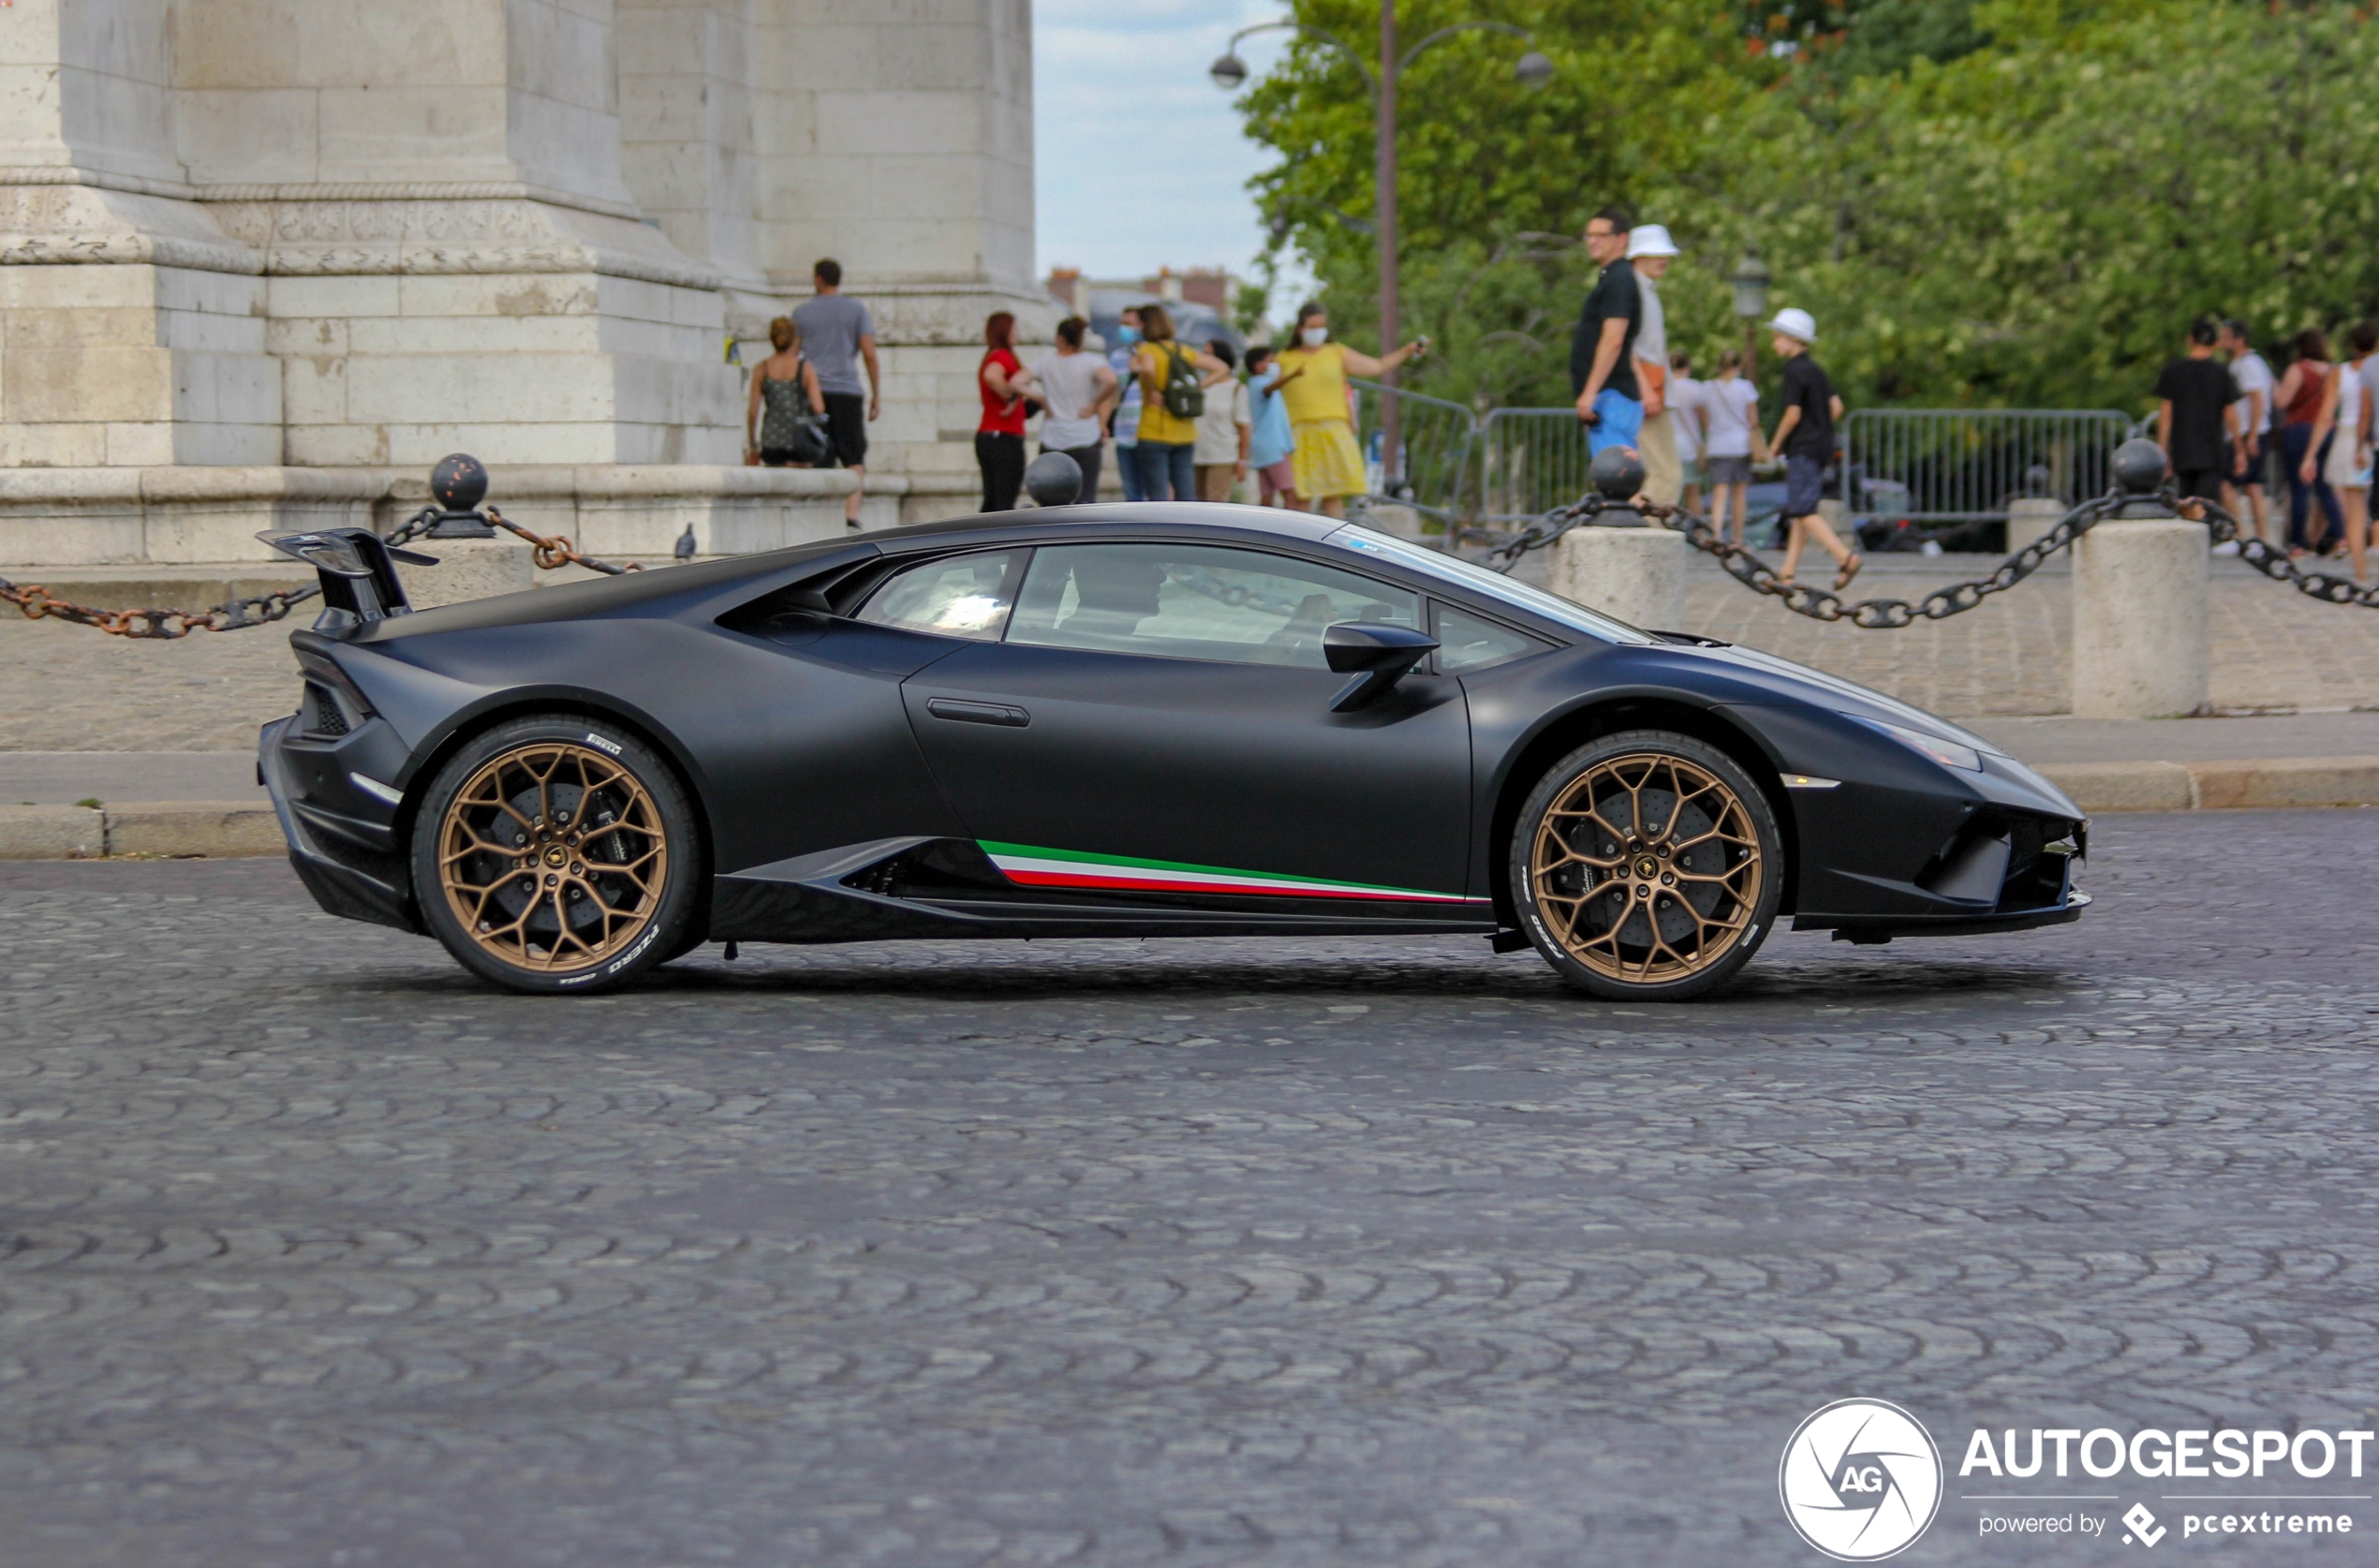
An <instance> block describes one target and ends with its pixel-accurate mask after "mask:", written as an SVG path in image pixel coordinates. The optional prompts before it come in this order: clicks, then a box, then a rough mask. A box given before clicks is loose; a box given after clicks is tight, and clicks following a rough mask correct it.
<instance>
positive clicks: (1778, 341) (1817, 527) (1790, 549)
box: [1767, 309, 1866, 593]
mask: <svg viewBox="0 0 2379 1568" xmlns="http://www.w3.org/2000/svg"><path fill="white" fill-rule="evenodd" d="M1767 330H1768V331H1769V332H1770V333H1774V334H1775V335H1774V336H1773V337H1771V338H1770V339H1769V340H1768V341H1769V343H1770V345H1771V346H1772V347H1773V348H1775V350H1776V357H1777V358H1778V359H1781V360H1782V361H1783V362H1784V389H1783V404H1784V417H1783V418H1782V419H1780V420H1778V421H1777V422H1776V439H1775V440H1773V441H1771V442H1769V443H1768V445H1769V447H1770V448H1771V450H1773V451H1779V452H1781V453H1782V454H1783V456H1784V520H1785V522H1786V524H1787V525H1789V526H1790V527H1791V529H1792V534H1791V537H1790V538H1788V539H1787V540H1785V541H1784V565H1783V567H1782V569H1781V570H1780V571H1779V572H1778V573H1777V575H1778V576H1779V577H1780V578H1781V579H1782V580H1783V581H1784V582H1787V583H1790V582H1792V581H1793V580H1794V575H1795V573H1796V572H1797V571H1798V570H1800V565H1801V547H1802V546H1803V545H1804V544H1807V543H1808V542H1809V541H1810V540H1816V541H1817V545H1818V548H1819V549H1821V550H1823V551H1825V553H1826V554H1827V555H1831V556H1833V557H1834V568H1835V570H1834V591H1835V592H1836V593H1840V592H1841V591H1842V590H1843V589H1844V588H1847V587H1849V586H1850V585H1851V579H1852V578H1854V577H1856V576H1857V575H1858V569H1859V568H1860V567H1861V566H1863V565H1864V564H1866V563H1865V561H1864V559H1863V558H1862V557H1861V556H1860V555H1858V554H1857V553H1856V552H1855V551H1854V550H1852V549H1851V547H1850V546H1849V545H1847V544H1844V543H1843V542H1842V540H1841V538H1840V535H1838V534H1836V533H1835V532H1834V527H1833V525H1832V524H1830V523H1828V522H1826V521H1825V517H1824V516H1823V515H1821V514H1820V513H1819V511H1818V504H1819V500H1820V497H1822V496H1824V494H1825V466H1826V465H1827V464H1829V463H1831V462H1833V461H1834V427H1835V426H1836V425H1838V424H1840V422H1841V420H1842V400H1841V399H1840V398H1839V397H1837V396H1835V395H1834V383H1833V382H1832V381H1831V380H1829V379H1828V378H1827V377H1826V375H1825V370H1824V369H1823V368H1822V367H1820V365H1819V364H1818V362H1817V361H1816V360H1814V359H1812V358H1810V351H1809V350H1810V345H1811V344H1813V343H1815V342H1816V341H1817V322H1816V321H1815V320H1814V319H1813V318H1811V317H1810V313H1809V312H1808V311H1806V310H1800V309H1785V310H1780V311H1778V312H1777V313H1776V319H1775V320H1773V321H1770V322H1769V323H1768V324H1767Z"/></svg>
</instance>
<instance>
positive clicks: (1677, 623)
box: [1551, 447, 1689, 631]
mask: <svg viewBox="0 0 2379 1568" xmlns="http://www.w3.org/2000/svg"><path fill="white" fill-rule="evenodd" d="M1593 480H1594V488H1595V489H1596V490H1597V491H1598V492H1599V493H1601V495H1602V496H1603V507H1604V510H1603V512H1602V514H1601V515H1600V516H1598V517H1597V518H1595V519H1594V520H1593V521H1592V522H1590V523H1587V524H1584V525H1580V526H1578V527H1575V528H1572V529H1571V530H1570V531H1569V532H1568V533H1566V534H1563V535H1562V536H1561V538H1560V540H1559V542H1557V543H1556V544H1555V545H1554V546H1553V570H1552V574H1551V577H1552V588H1553V591H1554V592H1555V593H1557V594H1559V595H1560V596H1561V597H1562V598H1564V599H1571V600H1574V602H1576V603H1579V604H1583V605H1585V606H1586V607H1587V608H1588V610H1599V611H1601V612H1602V613H1603V614H1606V615H1610V616H1613V617H1615V618H1616V619H1618V620H1622V621H1625V622H1626V623H1627V624H1628V625H1630V626H1633V627H1640V628H1642V629H1645V630H1648V631H1676V630H1680V629H1683V627H1684V624H1685V555H1686V551H1687V549H1688V548H1689V546H1688V545H1687V544H1686V542H1685V536H1684V535H1683V534H1681V533H1678V532H1677V531H1676V530H1675V529H1672V528H1663V527H1661V526H1659V525H1655V524H1653V523H1651V522H1650V521H1649V520H1648V519H1647V518H1646V517H1645V516H1644V515H1643V514H1642V513H1640V512H1638V511H1636V510H1634V509H1633V508H1632V507H1629V506H1628V505H1627V504H1626V503H1627V502H1628V501H1629V500H1631V499H1633V497H1634V496H1636V495H1637V494H1639V493H1640V492H1641V491H1642V489H1643V487H1644V465H1643V464H1642V463H1641V462H1640V461H1639V460H1638V459H1637V458H1636V457H1635V455H1634V454H1633V452H1630V451H1627V450H1626V449H1625V448H1623V447H1610V448H1606V449H1604V451H1603V453H1602V454H1601V455H1600V456H1598V457H1596V458H1595V460H1594V468H1593Z"/></svg>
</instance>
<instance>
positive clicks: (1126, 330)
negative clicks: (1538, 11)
mask: <svg viewBox="0 0 2379 1568" xmlns="http://www.w3.org/2000/svg"><path fill="white" fill-rule="evenodd" d="M1138 352H1140V307H1139V306H1138V305H1126V306H1124V307H1123V309H1121V310H1119V311H1117V312H1116V341H1115V343H1114V345H1113V346H1112V347H1110V348H1108V350H1107V368H1108V369H1110V370H1112V371H1114V372H1115V373H1116V381H1117V382H1118V383H1119V384H1120V385H1121V386H1122V388H1123V399H1122V401H1121V402H1119V403H1117V404H1116V407H1115V409H1114V411H1113V413H1112V415H1111V420H1110V422H1111V425H1112V427H1113V431H1114V435H1115V437H1116V481H1118V482H1120V483H1121V484H1122V486H1123V498H1124V499H1125V500H1127V501H1136V500H1139V499H1140V498H1141V496H1140V465H1139V464H1137V463H1135V462H1134V461H1132V456H1131V449H1132V448H1133V447H1135V446H1137V445H1139V443H1140V377H1137V376H1134V375H1133V374H1132V373H1131V356H1132V355H1134V354H1137V353H1138Z"/></svg>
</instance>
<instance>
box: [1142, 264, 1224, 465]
mask: <svg viewBox="0 0 2379 1568" xmlns="http://www.w3.org/2000/svg"><path fill="white" fill-rule="evenodd" d="M1131 376H1132V379H1133V380H1134V381H1135V382H1137V383H1138V384H1139V387H1140V432H1139V438H1138V440H1137V441H1136V442H1135V443H1134V444H1133V446H1132V448H1131V457H1130V461H1131V462H1132V463H1133V464H1134V465H1135V466H1137V467H1138V469H1139V472H1140V498H1141V499H1142V500H1144V501H1194V500H1196V499H1197V498H1198V469H1197V452H1198V416H1199V415H1201V414H1203V413H1204V412H1205V411H1206V389H1207V388H1208V387H1211V386H1219V385H1220V384H1221V383H1222V382H1224V381H1227V380H1229V379H1230V378H1231V367H1230V366H1229V365H1227V364H1225V363H1223V362H1221V361H1220V360H1219V359H1216V358H1215V357H1214V356H1213V355H1212V354H1209V353H1207V352H1206V351H1205V350H1204V349H1203V348H1189V347H1188V346H1186V345H1184V344H1181V343H1178V342H1176V341H1175V339H1174V335H1173V316H1172V313H1170V312H1169V311H1167V310H1166V309H1165V307H1164V306H1162V305H1160V304H1147V305H1142V306H1141V307H1140V347H1139V348H1136V349H1134V350H1133V351H1132V355H1131Z"/></svg>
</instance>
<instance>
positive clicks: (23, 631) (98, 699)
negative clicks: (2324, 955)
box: [0, 557, 2379, 751]
mask: <svg viewBox="0 0 2379 1568" xmlns="http://www.w3.org/2000/svg"><path fill="white" fill-rule="evenodd" d="M1915 566H1916V563H1915V562H1914V561H1905V562H1903V561H1890V562H1887V563H1885V564H1884V566H1879V567H1878V568H1877V569H1876V570H1870V571H1869V574H1868V575H1867V576H1865V577H1863V578H1861V579H1860V581H1859V583H1858V584H1856V587H1857V591H1858V592H1859V593H1861V594H1863V595H1868V596H1871V597H1875V598H1895V599H1912V600H1914V599H1918V598H1921V597H1922V596H1923V595H1924V594H1926V593H1928V592H1929V591H1931V590H1932V589H1933V588H1935V587H1938V586H1941V585H1942V584H1944V583H1947V582H1950V581H1953V580H1954V579H1955V577H1956V576H1959V575H1974V574H1976V572H1977V571H1978V570H1980V569H1977V568H1974V567H1972V566H1968V565H1964V564H1958V565H1957V566H1955V567H1954V568H1951V569H1944V570H1940V571H1938V572H1935V571H1927V570H1922V569H1921V568H1920V569H1918V570H1914V571H1912V570H1909V569H1910V568H1912V567H1915ZM1810 570H1811V571H1812V572H1814V571H1815V570H1816V568H1815V567H1814V566H1812V567H1811V568H1810ZM1522 575H1523V576H1524V577H1527V578H1529V580H1532V581H1537V582H1539V583H1540V584H1541V583H1542V581H1543V564H1542V557H1531V559H1530V560H1529V563H1528V570H1526V571H1524V572H1523V573H1522ZM1810 581H1812V582H1815V581H1818V578H1817V577H1815V576H1812V577H1811V578H1810ZM1686 618H1687V620H1688V621H1689V622H1691V623H1692V624H1691V625H1690V626H1688V627H1687V628H1685V629H1687V630H1692V631H1698V632H1701V633H1703V634H1704V635H1706V636H1711V637H1722V638H1725V639H1726V640H1727V641H1729V642H1738V643H1748V644H1750V645H1751V646H1753V647H1759V648H1766V649H1767V650H1769V651H1770V652H1772V653H1778V654H1781V655H1783V656H1784V657H1785V658H1795V659H1799V660H1802V661H1803V662H1805V663H1809V664H1813V665H1815V666H1816V667H1817V668H1819V669H1821V670H1827V671H1831V672H1832V673H1836V674H1840V675H1844V676H1847V677H1849V678H1850V679H1852V680H1855V681H1859V682H1862V683H1864V684H1865V685H1868V686H1871V687H1874V688H1877V689H1879V690H1883V691H1887V692H1890V693H1891V694H1892V695H1894V696H1897V697H1900V698H1904V699H1906V700H1907V701H1909V702H1912V703H1916V704H1917V705H1918V706H1920V707H1925V708H1929V709H1931V710H1933V711H1935V712H1937V713H1942V714H1947V715H1954V716H1968V717H1981V716H1989V715H2001V716H2007V715H2019V714H2045V713H2061V712H2064V711H2066V710H2067V709H2068V708H2070V707H2071V706H2072V705H2073V703H2072V690H2073V685H2072V660H2073V620H2072V588H2071V584H2070V580H2069V578H2068V577H2067V575H2066V574H2065V573H2064V572H2063V571H2061V570H2047V571H2043V572H2041V573H2039V574H2038V575H2036V576H2034V577H2033V578H2032V579H2031V580H2030V581H2028V582H2026V583H2024V584H2020V585H2019V586H2017V588H2015V589H2013V590H2011V591H2010V592H2008V593H2006V594H2003V595H2001V596H1999V597H1998V598H1996V599H1992V600H1991V601H1990V602H1989V603H1988V604H1986V605H1984V606H1983V607H1982V608H1980V609H1978V610H1973V611H1969V612H1968V613H1966V614H1962V615H1957V616H1953V617H1951V618H1950V619H1948V620H1946V621H1939V622H1926V623H1920V624H1918V625H1916V626H1913V627H1908V628H1905V629H1901V630H1898V631H1862V630H1859V629H1856V628H1854V627H1844V626H1825V625H1823V624H1821V623H1819V622H1816V621H1812V620H1810V619H1809V618H1807V617H1806V616H1802V615H1795V614H1791V613H1790V612H1789V611H1786V610H1784V609H1782V608H1781V606H1779V605H1778V604H1777V603H1776V601H1775V600H1773V599H1766V598H1763V597H1761V596H1759V595H1756V594H1753V593H1751V592H1750V591H1749V590H1748V589H1746V588H1744V587H1743V586H1742V585H1741V584H1737V583H1736V582H1735V581H1734V580H1733V579H1731V578H1729V577H1727V576H1725V575H1724V574H1723V573H1721V572H1720V571H1719V570H1717V569H1716V568H1715V567H1713V566H1709V565H1707V564H1706V563H1701V562H1696V570H1694V571H1693V573H1692V576H1691V577H1690V578H1689V579H1688V580H1687V587H1686ZM2210 634H2211V641H2212V657H2213V701H2214V703H2215V705H2216V706H2218V707H2224V708H2266V707H2281V708H2291V707H2303V708H2348V707H2379V614H2374V613H2373V612H2372V611H2368V610H2362V609H2358V608H2355V607H2351V606H2344V605H2330V604H2321V603H2318V602H2316V601H2314V600H2313V599H2306V598H2304V597H2303V596H2302V595H2300V594H2298V593H2297V592H2296V591H2295V590H2294V589H2292V588H2288V587H2286V586H2283V584H2277V583H2273V582H2271V581H2269V580H2268V579H2266V578H2263V577H2259V576H2257V575H2255V574H2254V573H2253V572H2251V571H2249V570H2247V569H2245V568H2243V567H2239V566H2238V565H2237V564H2236V563H2234V562H2221V563H2218V564H2217V571H2216V574H2215V578H2214V583H2213V591H2212V606H2211V623H2210ZM0 670H6V671H7V680H6V681H4V682H0V751H211V750H241V749H245V748H248V747H253V746H255V744H256V732H257V729H258V727H259V725H262V724H264V723H267V722H269V721H270V720H272V719H274V718H277V717H280V716H281V715H283V714H285V713H287V712H288V711H289V709H290V707H291V706H292V705H293V703H294V702H295V700H296V694H297V681H296V665H295V664H294V662H293V661H292V660H291V658H290V657H289V651H288V642H287V639H286V638H284V637H283V636H282V635H281V634H280V633H279V632H277V631H274V630H272V629H253V630H246V631H236V632H230V633H224V634H214V635H205V634H202V635H199V636H196V637H191V638H187V639H185V640H183V641H180V642H174V643H151V642H135V641H130V640H127V639H125V638H120V637H107V636H102V635H101V634H99V633H97V632H95V631H92V630H89V629H86V628H82V627H77V626H69V625H66V624H64V623H61V622H55V621H46V622H28V621H24V620H22V619H20V618H18V617H16V616H14V615H7V614H0Z"/></svg>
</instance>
